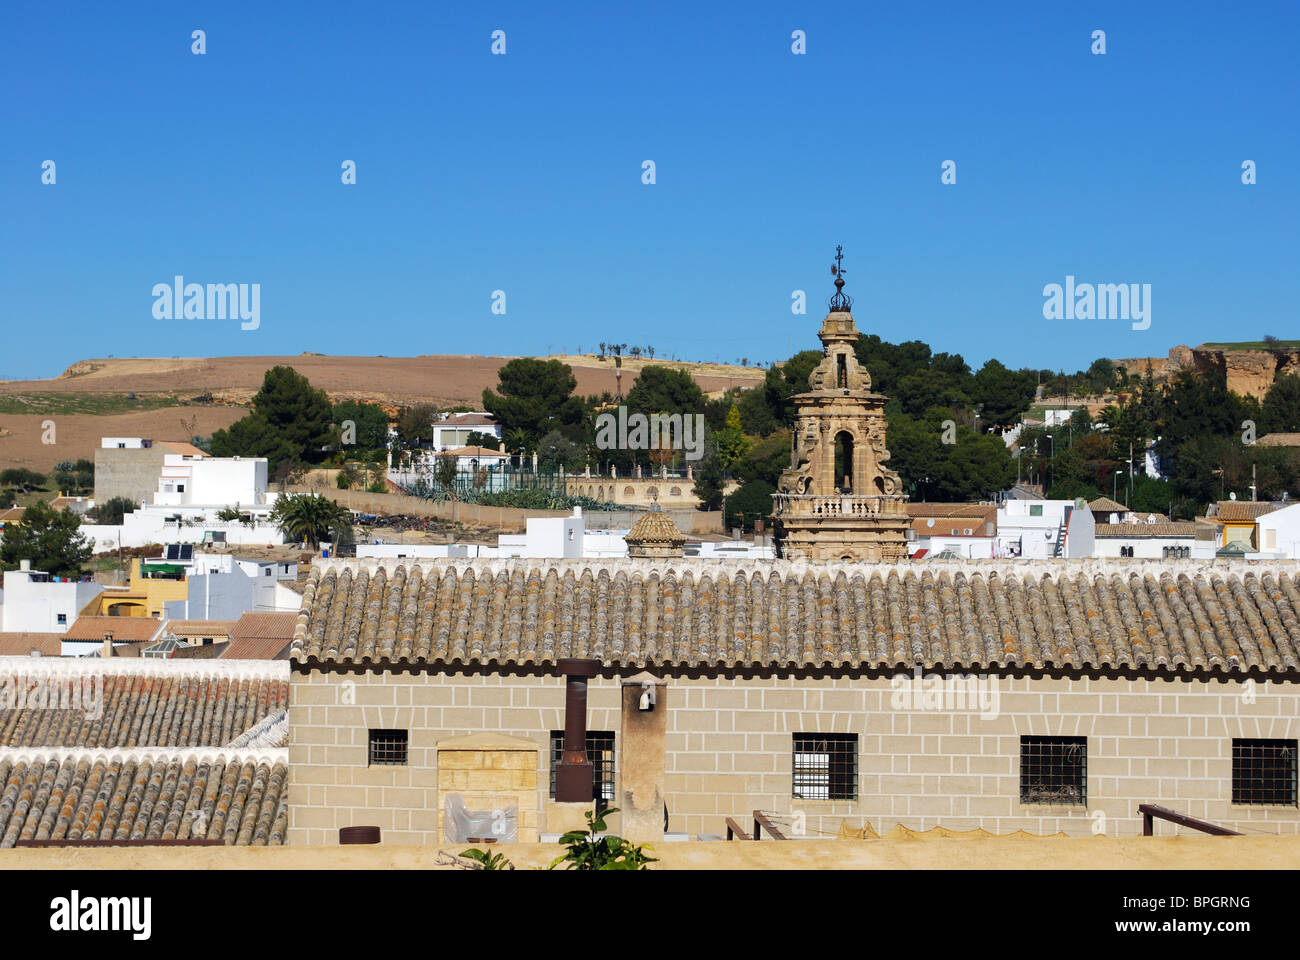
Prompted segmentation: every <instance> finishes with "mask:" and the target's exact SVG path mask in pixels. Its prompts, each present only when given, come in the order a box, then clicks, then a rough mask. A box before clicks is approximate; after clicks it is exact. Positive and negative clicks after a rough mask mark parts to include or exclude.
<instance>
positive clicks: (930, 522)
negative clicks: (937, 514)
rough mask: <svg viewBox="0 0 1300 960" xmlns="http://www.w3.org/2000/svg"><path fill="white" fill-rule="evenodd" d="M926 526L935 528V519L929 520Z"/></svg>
mask: <svg viewBox="0 0 1300 960" xmlns="http://www.w3.org/2000/svg"><path fill="white" fill-rule="evenodd" d="M925 525H926V526H927V527H933V526H934V517H931V518H930V519H929V520H927V521H925Z"/></svg>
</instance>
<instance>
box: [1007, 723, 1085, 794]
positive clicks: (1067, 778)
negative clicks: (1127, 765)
mask: <svg viewBox="0 0 1300 960" xmlns="http://www.w3.org/2000/svg"><path fill="white" fill-rule="evenodd" d="M1020 802H1021V803H1069V804H1087V802H1088V738H1087V737H1021V738H1020Z"/></svg>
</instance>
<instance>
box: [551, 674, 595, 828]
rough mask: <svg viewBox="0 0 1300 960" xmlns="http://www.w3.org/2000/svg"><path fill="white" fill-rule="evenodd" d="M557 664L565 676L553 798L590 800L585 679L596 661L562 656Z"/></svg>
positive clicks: (590, 772) (562, 801)
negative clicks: (561, 751)
mask: <svg viewBox="0 0 1300 960" xmlns="http://www.w3.org/2000/svg"><path fill="white" fill-rule="evenodd" d="M557 666H558V667H559V668H560V674H561V675H563V676H565V677H567V678H568V682H567V683H566V690H565V697H564V754H563V756H562V757H561V758H560V762H559V763H557V764H556V765H555V799H556V801H557V802H559V803H591V801H592V799H593V798H592V794H593V789H592V787H593V783H592V766H591V761H590V760H589V759H587V678H588V677H594V676H595V675H596V670H597V669H598V668H599V667H600V661H599V660H577V659H564V660H561V661H560V662H559V663H558V664H557Z"/></svg>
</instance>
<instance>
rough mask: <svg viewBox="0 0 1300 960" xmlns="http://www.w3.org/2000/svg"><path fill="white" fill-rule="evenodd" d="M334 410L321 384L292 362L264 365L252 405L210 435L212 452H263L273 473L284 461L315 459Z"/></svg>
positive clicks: (247, 454)
mask: <svg viewBox="0 0 1300 960" xmlns="http://www.w3.org/2000/svg"><path fill="white" fill-rule="evenodd" d="M333 425H334V422H333V410H332V408H331V406H330V402H329V398H328V397H327V396H326V395H325V391H324V390H317V389H316V388H314V387H313V386H312V385H311V383H310V382H308V380H307V378H306V377H304V376H303V375H302V374H300V373H298V372H297V371H296V370H294V369H293V368H292V367H287V366H278V367H272V368H271V369H270V370H268V371H266V375H265V376H264V377H263V378H262V388H261V389H260V390H259V391H258V392H257V394H256V395H255V396H254V397H253V410H252V412H251V413H250V414H248V416H246V417H244V418H243V419H241V420H236V421H235V422H234V423H232V424H231V425H230V426H229V427H228V428H227V429H225V430H218V431H217V432H216V433H214V434H213V435H212V454H213V456H217V457H266V459H267V461H268V465H269V467H270V469H271V472H272V473H278V472H280V471H281V470H283V469H284V467H285V465H286V464H288V465H289V466H290V467H292V466H293V465H296V464H299V463H303V462H306V463H318V462H320V461H321V460H322V459H323V458H324V456H325V448H326V447H328V446H329V445H330V444H331V442H332V438H333Z"/></svg>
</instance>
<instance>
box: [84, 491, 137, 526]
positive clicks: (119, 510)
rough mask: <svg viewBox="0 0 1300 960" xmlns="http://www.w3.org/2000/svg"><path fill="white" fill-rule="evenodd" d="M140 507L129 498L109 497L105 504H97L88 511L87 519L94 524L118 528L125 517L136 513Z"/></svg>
mask: <svg viewBox="0 0 1300 960" xmlns="http://www.w3.org/2000/svg"><path fill="white" fill-rule="evenodd" d="M138 507H139V504H137V503H136V502H135V501H134V500H132V499H130V498H129V497H109V498H108V499H107V500H105V501H104V502H103V503H96V504H95V505H94V506H93V507H92V508H91V509H90V510H88V511H87V513H86V517H87V519H89V520H92V521H93V522H94V523H103V524H107V525H109V526H116V525H118V524H120V523H121V522H122V518H123V517H124V516H126V515H127V514H128V513H134V512H135V511H136V509H137V508H138Z"/></svg>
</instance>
